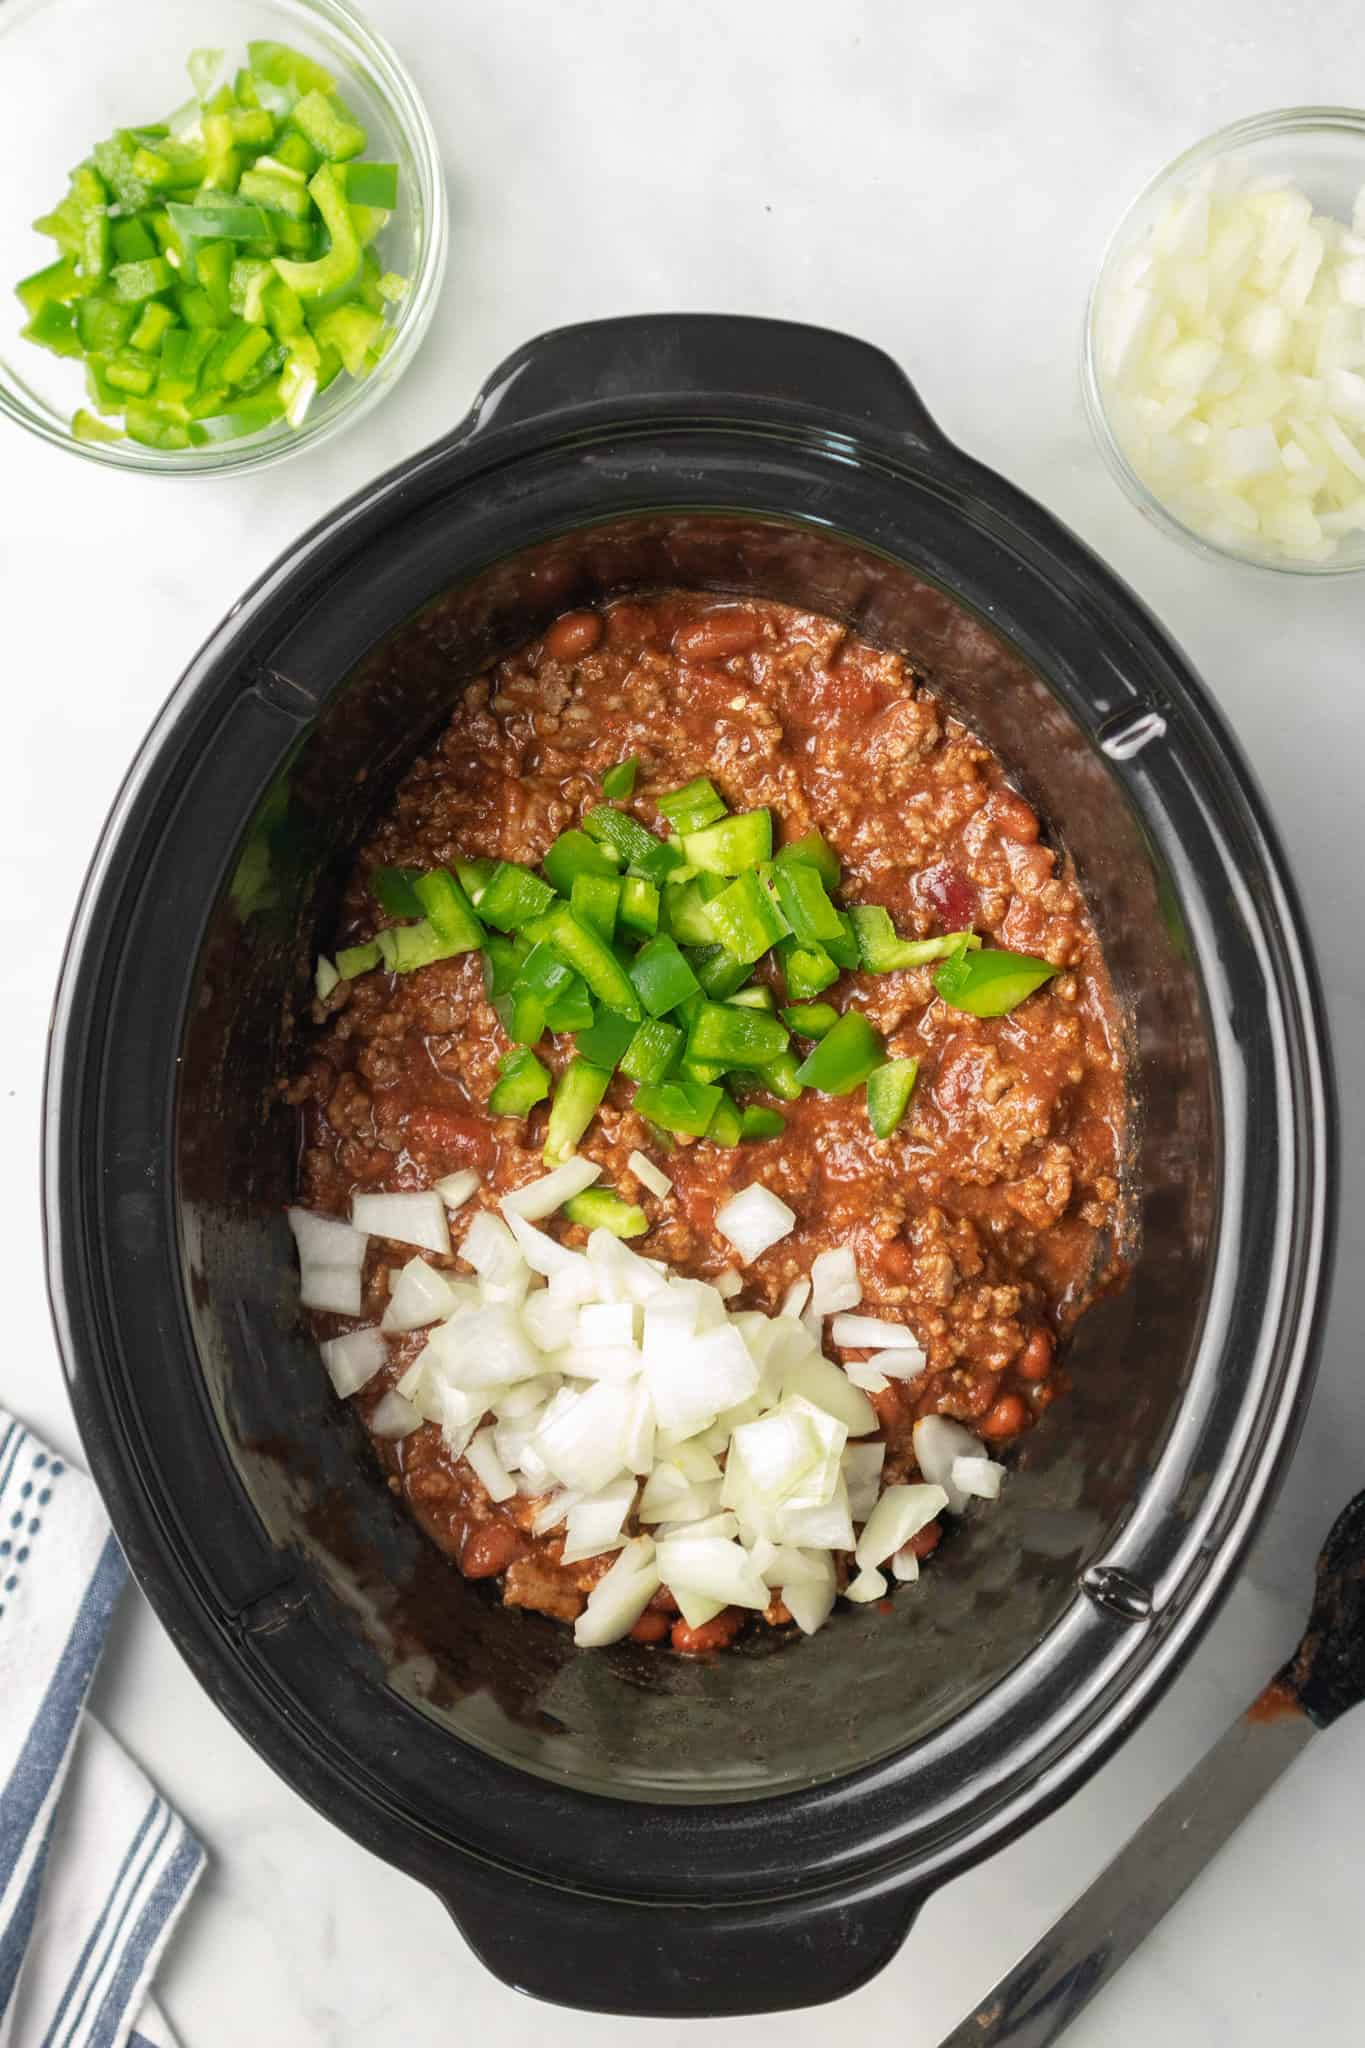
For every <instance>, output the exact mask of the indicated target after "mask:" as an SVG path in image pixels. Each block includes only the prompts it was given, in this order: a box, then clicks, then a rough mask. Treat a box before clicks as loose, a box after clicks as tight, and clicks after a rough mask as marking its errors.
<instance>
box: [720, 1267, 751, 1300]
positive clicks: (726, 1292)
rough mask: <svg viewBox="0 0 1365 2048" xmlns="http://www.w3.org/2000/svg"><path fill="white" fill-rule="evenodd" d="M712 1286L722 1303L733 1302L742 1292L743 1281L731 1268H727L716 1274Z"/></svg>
mask: <svg viewBox="0 0 1365 2048" xmlns="http://www.w3.org/2000/svg"><path fill="white" fill-rule="evenodd" d="M713 1284H714V1286H715V1290H716V1292H717V1294H718V1295H719V1296H720V1298H721V1300H722V1301H733V1300H734V1298H735V1296H736V1295H737V1294H743V1292H744V1281H743V1279H742V1278H741V1277H740V1275H739V1274H738V1273H737V1272H736V1271H735V1269H734V1267H733V1266H727V1267H726V1268H725V1271H724V1272H723V1273H717V1275H716V1277H715V1281H714V1283H713Z"/></svg>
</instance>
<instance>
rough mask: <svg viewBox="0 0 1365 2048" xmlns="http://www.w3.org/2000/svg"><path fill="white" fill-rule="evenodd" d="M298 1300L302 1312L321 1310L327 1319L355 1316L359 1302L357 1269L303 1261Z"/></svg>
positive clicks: (357, 1312)
mask: <svg viewBox="0 0 1365 2048" xmlns="http://www.w3.org/2000/svg"><path fill="white" fill-rule="evenodd" d="M299 1300H300V1302H301V1303H302V1305H303V1307H304V1308H316V1309H324V1310H325V1311H326V1312H327V1313H328V1314H329V1315H334V1316H358V1315H359V1314H360V1308H361V1302H362V1300H363V1295H362V1291H361V1278H360V1268H359V1266H315V1265H313V1264H312V1263H311V1262H310V1261H304V1262H303V1263H302V1264H301V1265H300V1267H299Z"/></svg>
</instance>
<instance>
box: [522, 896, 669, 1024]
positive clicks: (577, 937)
mask: <svg viewBox="0 0 1365 2048" xmlns="http://www.w3.org/2000/svg"><path fill="white" fill-rule="evenodd" d="M487 901H488V899H487V897H485V898H484V906H485V907H486V905H487ZM552 931H553V944H554V946H555V949H556V951H557V952H558V953H559V955H560V957H561V958H562V959H563V960H565V961H566V962H567V964H568V965H569V966H570V967H572V968H573V970H574V972H575V973H576V974H581V975H582V977H583V979H584V981H586V982H587V984H588V987H589V988H590V989H591V990H592V993H593V994H594V995H595V996H596V998H597V1000H598V1002H599V1003H605V1004H606V1006H607V1008H608V1009H609V1010H619V1011H620V1012H621V1014H622V1016H624V1017H629V1018H631V1019H632V1020H633V1021H634V1022H635V1023H637V1024H638V1023H639V1022H640V1017H641V1010H640V1002H639V998H638V997H637V995H636V993H635V988H634V985H633V984H632V982H631V979H630V976H629V974H627V972H626V970H625V968H624V967H623V966H622V964H621V962H620V961H619V960H618V959H617V957H616V955H615V953H614V952H613V951H612V949H611V947H610V946H609V945H608V944H607V943H606V941H605V939H603V938H602V936H601V934H600V933H598V932H595V931H594V930H593V929H592V926H591V925H586V924H582V923H580V922H579V920H578V919H577V918H576V917H575V916H574V914H573V911H572V909H571V908H570V906H569V905H568V904H567V903H565V904H561V905H560V907H559V909H558V910H557V911H556V912H555V913H554V922H553V926H552Z"/></svg>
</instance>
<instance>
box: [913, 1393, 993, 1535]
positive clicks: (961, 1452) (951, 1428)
mask: <svg viewBox="0 0 1365 2048" xmlns="http://www.w3.org/2000/svg"><path fill="white" fill-rule="evenodd" d="M914 1445H915V1457H916V1460H917V1462H918V1464H919V1469H920V1471H921V1472H922V1473H923V1474H924V1477H925V1478H926V1479H927V1480H929V1481H931V1482H932V1483H933V1484H934V1485H935V1486H941V1487H942V1488H943V1491H944V1493H945V1495H946V1496H947V1499H946V1506H947V1508H948V1511H949V1513H950V1514H954V1515H960V1514H961V1513H962V1510H963V1509H964V1508H965V1507H966V1505H967V1496H966V1494H965V1493H964V1492H963V1490H962V1488H961V1487H960V1486H958V1485H957V1484H956V1483H955V1482H954V1479H953V1463H954V1460H955V1459H957V1458H984V1457H985V1455H986V1453H985V1450H984V1448H983V1447H982V1444H981V1440H980V1438H979V1437H974V1436H973V1435H972V1433H971V1431H970V1430H969V1429H966V1428H964V1426H963V1425H962V1423H960V1422H954V1421H953V1419H952V1417H951V1416H948V1415H921V1417H920V1419H919V1421H918V1422H917V1423H916V1424H915V1429H914Z"/></svg>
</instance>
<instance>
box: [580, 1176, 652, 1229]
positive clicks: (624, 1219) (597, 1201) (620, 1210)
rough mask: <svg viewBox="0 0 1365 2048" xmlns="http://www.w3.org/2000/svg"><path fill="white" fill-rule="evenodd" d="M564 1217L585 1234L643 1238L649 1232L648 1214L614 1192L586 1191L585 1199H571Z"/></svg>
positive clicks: (602, 1190) (583, 1194)
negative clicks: (589, 1231)
mask: <svg viewBox="0 0 1365 2048" xmlns="http://www.w3.org/2000/svg"><path fill="white" fill-rule="evenodd" d="M564 1214H565V1215H566V1216H567V1217H568V1219H569V1221H570V1223H576V1224H578V1226H579V1228H580V1229H582V1230H609V1231H610V1232H611V1234H612V1236H613V1237H643V1236H644V1234H645V1232H646V1231H647V1230H648V1229H649V1218H648V1216H646V1214H645V1212H644V1210H643V1209H641V1208H640V1207H639V1205H638V1204H637V1203H635V1202H627V1201H626V1200H625V1199H624V1197H623V1196H621V1195H615V1194H613V1193H612V1191H611V1189H610V1188H585V1189H584V1190H583V1192H582V1194H581V1195H571V1196H570V1197H569V1199H568V1201H567V1202H566V1203H565V1204H564Z"/></svg>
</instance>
